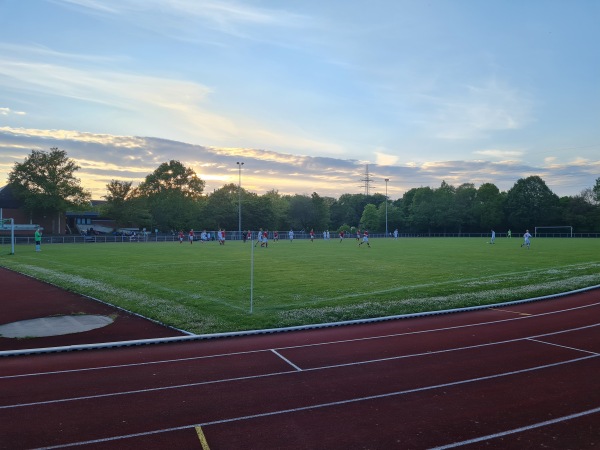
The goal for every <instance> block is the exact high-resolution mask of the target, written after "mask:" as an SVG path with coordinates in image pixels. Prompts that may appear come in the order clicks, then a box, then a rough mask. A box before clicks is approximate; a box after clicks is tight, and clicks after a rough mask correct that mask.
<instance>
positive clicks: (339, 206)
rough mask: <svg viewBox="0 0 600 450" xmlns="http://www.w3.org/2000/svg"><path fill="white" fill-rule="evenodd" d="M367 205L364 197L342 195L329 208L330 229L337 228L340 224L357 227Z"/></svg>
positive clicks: (360, 195)
mask: <svg viewBox="0 0 600 450" xmlns="http://www.w3.org/2000/svg"><path fill="white" fill-rule="evenodd" d="M367 203H369V202H368V201H367V196H366V195H363V194H342V195H341V196H340V198H339V199H337V201H335V202H334V203H333V204H332V205H331V207H330V217H331V226H332V228H339V227H340V226H341V225H342V224H351V226H357V225H358V224H359V223H360V218H361V216H362V213H363V210H364V209H365V206H366V205H367Z"/></svg>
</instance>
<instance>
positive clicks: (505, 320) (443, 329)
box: [0, 302, 600, 379]
mask: <svg viewBox="0 0 600 450" xmlns="http://www.w3.org/2000/svg"><path fill="white" fill-rule="evenodd" d="M598 305H600V302H597V303H591V304H589V305H581V306H575V307H573V308H567V309H560V310H557V311H550V312H547V313H541V314H536V315H532V316H526V317H513V318H511V319H501V320H493V321H489V322H477V323H470V324H465V325H457V326H454V327H443V328H433V329H430V330H420V331H411V332H409V333H394V334H387V335H381V336H368V337H362V338H353V339H343V340H338V341H328V342H319V343H315V344H302V345H293V346H287V347H276V350H290V349H298V348H307V347H320V346H324V345H333V344H342V343H349V342H360V341H367V340H373V339H386V338H391V337H399V336H410V335H416V334H425V333H435V332H438V331H449V330H459V329H461V328H469V327H477V326H484V325H495V324H499V323H505V322H511V321H514V320H526V319H533V318H538V317H543V316H546V315H553V314H561V313H566V312H570V311H576V310H578V309H585V308H590V307H594V306H598ZM488 309H490V308H488ZM540 336H545V335H543V334H542V335H540ZM531 337H536V336H531ZM167 339H171V338H167ZM178 339H180V338H178ZM268 350H270V349H268V348H265V349H260V350H249V351H245V352H232V353H222V354H218V355H207V356H195V357H189V358H181V359H179V358H178V359H165V360H159V361H147V362H143V363H132V364H119V365H110V366H98V367H88V368H82V369H71V370H62V371H52V372H37V373H29V374H19V375H6V376H0V379H2V378H16V377H27V376H39V375H49V374H57V373H69V372H79V371H81V372H83V371H87V370H104V369H114V368H120V367H135V366H143V365H150V364H163V363H172V362H178V361H191V360H196V359H205V358H215V357H222V356H230V355H243V354H248V353H259V352H264V351H268ZM1 353H2V352H0V354H1Z"/></svg>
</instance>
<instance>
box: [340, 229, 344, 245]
mask: <svg viewBox="0 0 600 450" xmlns="http://www.w3.org/2000/svg"><path fill="white" fill-rule="evenodd" d="M343 240H344V230H342V231H340V242H342V241H343Z"/></svg>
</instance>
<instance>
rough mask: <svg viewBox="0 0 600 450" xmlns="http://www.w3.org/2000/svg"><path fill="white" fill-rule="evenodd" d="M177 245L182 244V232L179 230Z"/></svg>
mask: <svg viewBox="0 0 600 450" xmlns="http://www.w3.org/2000/svg"><path fill="white" fill-rule="evenodd" d="M179 243H180V244H183V230H179Z"/></svg>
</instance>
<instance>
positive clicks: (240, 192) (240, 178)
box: [236, 161, 244, 239]
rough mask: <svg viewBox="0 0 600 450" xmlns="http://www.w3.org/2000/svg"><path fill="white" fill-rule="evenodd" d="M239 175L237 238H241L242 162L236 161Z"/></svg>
mask: <svg viewBox="0 0 600 450" xmlns="http://www.w3.org/2000/svg"><path fill="white" fill-rule="evenodd" d="M236 164H237V165H238V171H239V177H238V239H241V238H242V166H243V165H244V163H243V162H239V161H237V162H236Z"/></svg>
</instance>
